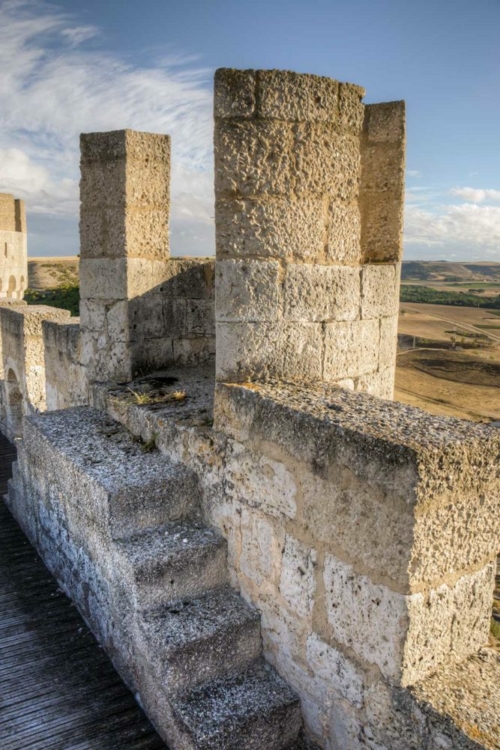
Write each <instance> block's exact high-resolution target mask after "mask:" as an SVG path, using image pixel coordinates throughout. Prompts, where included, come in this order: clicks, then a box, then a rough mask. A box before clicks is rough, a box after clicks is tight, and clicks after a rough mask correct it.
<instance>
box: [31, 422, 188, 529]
mask: <svg viewBox="0 0 500 750" xmlns="http://www.w3.org/2000/svg"><path fill="white" fill-rule="evenodd" d="M24 443H25V450H26V452H27V453H28V455H38V456H39V464H40V465H41V466H54V470H55V471H57V472H58V476H59V483H58V486H59V490H60V491H61V492H63V493H64V497H65V499H64V503H65V504H66V505H67V506H69V510H71V508H73V507H75V508H76V509H77V510H78V511H79V513H80V515H81V514H82V513H83V512H84V513H86V514H87V516H88V518H89V521H92V522H93V523H96V524H97V525H98V526H99V527H103V528H107V529H108V530H109V532H110V534H111V536H112V537H113V538H123V537H126V536H130V535H131V534H134V533H135V532H137V531H138V530H140V529H144V528H150V527H153V526H159V525H161V524H164V523H167V522H170V521H177V520H182V519H186V518H190V519H192V518H198V517H199V516H200V514H201V511H200V502H201V491H200V487H199V483H198V480H197V477H196V475H195V473H194V472H193V471H191V470H189V469H187V468H186V467H184V466H182V465H180V464H174V463H172V462H170V461H169V460H168V459H165V456H163V455H161V454H160V453H159V451H157V450H155V449H154V446H147V449H146V447H145V446H144V445H142V444H141V443H139V442H137V439H134V438H133V437H132V435H131V434H130V433H129V432H128V431H127V430H126V429H125V428H124V427H123V426H122V425H120V424H119V423H118V422H115V421H113V420H111V419H109V417H107V416H105V415H103V414H101V413H99V412H97V411H95V410H94V409H90V408H88V407H75V408H73V409H65V410H63V411H54V412H46V413H45V414H43V415H40V416H34V417H32V418H31V419H30V421H29V423H28V424H27V427H26V430H25V435H24ZM150 447H151V448H152V450H150ZM33 481H34V482H36V481H37V476H36V475H34V477H33Z"/></svg>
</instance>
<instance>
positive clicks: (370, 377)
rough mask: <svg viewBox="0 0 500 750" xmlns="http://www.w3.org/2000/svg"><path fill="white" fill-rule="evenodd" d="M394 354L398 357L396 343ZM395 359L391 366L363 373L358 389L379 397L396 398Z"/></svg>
mask: <svg viewBox="0 0 500 750" xmlns="http://www.w3.org/2000/svg"><path fill="white" fill-rule="evenodd" d="M393 348H394V356H393V360H394V359H395V358H396V345H394V347H393ZM395 374H396V371H395V366H394V361H393V362H392V364H391V365H390V366H389V367H386V368H385V369H384V370H377V371H376V372H369V373H366V374H365V375H361V376H360V377H359V378H358V379H357V382H356V389H355V390H356V391H363V393H370V394H371V395H372V396H376V397H377V398H384V399H388V400H392V399H393V398H394V380H395Z"/></svg>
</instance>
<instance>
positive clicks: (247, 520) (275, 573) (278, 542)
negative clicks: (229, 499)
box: [240, 508, 285, 585]
mask: <svg viewBox="0 0 500 750" xmlns="http://www.w3.org/2000/svg"><path fill="white" fill-rule="evenodd" d="M284 535H285V532H284V530H283V529H282V528H280V527H279V526H277V525H273V524H271V523H269V521H268V520H266V517H265V516H264V515H263V514H262V513H259V512H258V511H255V510H249V509H248V508H244V509H243V510H242V512H241V557H240V567H241V571H242V573H243V574H244V575H246V576H248V578H251V579H252V580H253V581H255V583H257V584H258V585H260V584H262V583H263V582H264V581H267V582H269V583H273V582H275V583H276V582H277V581H278V579H279V574H280V562H281V548H282V545H283V541H284Z"/></svg>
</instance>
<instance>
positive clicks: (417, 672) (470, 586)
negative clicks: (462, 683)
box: [324, 555, 492, 685]
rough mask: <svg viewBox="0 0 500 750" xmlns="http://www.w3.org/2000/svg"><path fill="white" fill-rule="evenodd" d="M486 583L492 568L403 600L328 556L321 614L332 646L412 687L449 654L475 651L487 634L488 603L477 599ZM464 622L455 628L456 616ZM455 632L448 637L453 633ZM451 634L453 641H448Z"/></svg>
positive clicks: (454, 656) (458, 657)
mask: <svg viewBox="0 0 500 750" xmlns="http://www.w3.org/2000/svg"><path fill="white" fill-rule="evenodd" d="M489 581H492V568H491V567H488V568H487V569H485V570H484V571H480V572H479V573H476V574H472V575H469V576H462V577H461V578H460V579H459V580H458V581H457V582H456V583H455V585H451V586H449V585H446V584H442V585H441V586H440V587H439V588H438V589H436V590H431V591H430V592H429V593H428V594H427V595H423V594H413V595H410V596H403V595H402V594H399V593H396V592H394V591H391V590H390V589H388V588H386V587H385V586H383V585H381V584H374V583H372V582H371V581H370V579H369V578H367V577H366V576H362V575H359V574H356V573H355V572H354V570H353V568H352V567H351V566H349V565H346V564H345V563H342V562H341V561H340V560H338V559H335V558H334V557H332V556H330V555H328V556H327V557H326V560H325V572H324V583H325V589H326V609H327V616H328V621H329V623H330V625H331V627H332V633H334V637H335V638H336V640H337V641H339V642H340V643H342V644H343V645H344V646H346V647H348V648H351V649H353V650H354V651H355V652H356V653H357V654H359V655H360V656H361V657H362V658H363V659H365V660H366V661H367V662H368V663H372V664H377V666H378V667H379V668H380V669H381V671H382V674H384V675H385V676H386V677H388V678H392V679H397V680H399V681H401V683H402V684H406V685H408V684H412V683H414V682H416V681H417V680H419V679H421V678H422V677H423V676H425V675H426V674H428V673H429V672H430V671H432V670H433V669H435V668H436V666H437V665H438V664H439V663H441V662H442V661H443V660H444V659H445V658H450V657H451V654H452V652H453V658H454V659H455V660H458V659H460V658H461V657H462V658H463V657H465V656H466V655H468V654H470V653H471V652H473V651H474V650H476V649H478V648H479V647H480V646H481V644H482V643H483V642H484V639H485V637H486V635H487V632H488V621H489V617H490V614H489V607H490V606H491V605H490V600H489V599H488V602H487V605H486V606H485V604H486V602H485V597H484V596H483V597H481V596H479V597H478V596H477V587H480V588H481V590H482V591H483V593H485V592H486V591H487V590H488V586H489ZM467 610H468V611H469V615H468V616H469V621H468V622H466V623H462V625H461V626H460V625H459V614H458V613H459V612H460V611H467ZM455 628H456V632H455V633H454V632H453V631H454V629H455ZM452 634H453V635H454V636H455V637H454V638H453V642H452Z"/></svg>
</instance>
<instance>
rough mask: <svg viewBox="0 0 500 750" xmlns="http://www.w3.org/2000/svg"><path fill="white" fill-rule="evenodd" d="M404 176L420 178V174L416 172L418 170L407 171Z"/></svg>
mask: <svg viewBox="0 0 500 750" xmlns="http://www.w3.org/2000/svg"><path fill="white" fill-rule="evenodd" d="M406 174H407V175H408V177H421V173H420V172H419V171H418V169H407V170H406Z"/></svg>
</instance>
